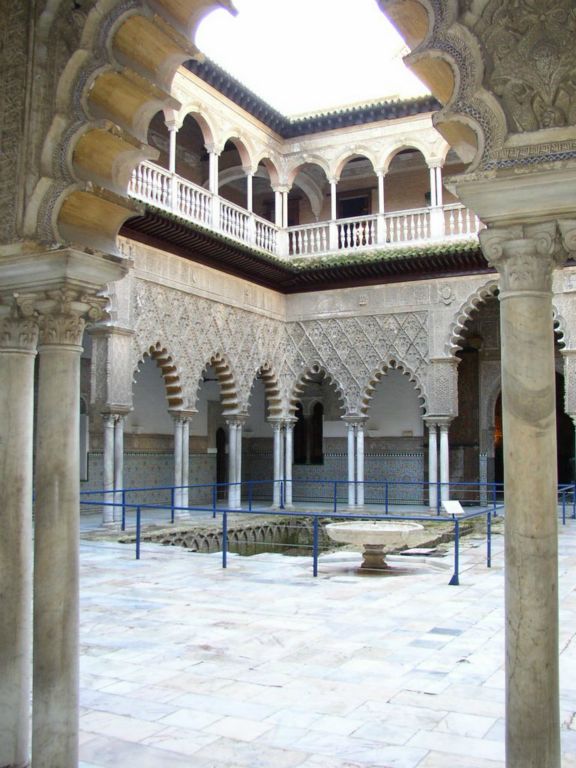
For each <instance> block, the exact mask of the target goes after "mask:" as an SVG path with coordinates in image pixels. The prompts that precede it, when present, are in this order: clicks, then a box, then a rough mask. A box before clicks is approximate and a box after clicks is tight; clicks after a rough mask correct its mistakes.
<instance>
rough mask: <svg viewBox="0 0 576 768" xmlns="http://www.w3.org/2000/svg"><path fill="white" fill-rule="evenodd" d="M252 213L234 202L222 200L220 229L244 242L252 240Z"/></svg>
mask: <svg viewBox="0 0 576 768" xmlns="http://www.w3.org/2000/svg"><path fill="white" fill-rule="evenodd" d="M249 220H250V214H249V213H248V212H247V211H246V210H244V209H243V208H240V207H239V206H238V205H234V203H229V202H228V201H227V200H220V231H221V232H223V233H224V234H225V235H228V236H229V237H233V238H235V239H236V240H241V241H242V242H244V243H248V242H250V237H249V234H250V228H249V226H248V224H249Z"/></svg>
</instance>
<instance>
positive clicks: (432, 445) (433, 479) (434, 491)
mask: <svg viewBox="0 0 576 768" xmlns="http://www.w3.org/2000/svg"><path fill="white" fill-rule="evenodd" d="M437 430H438V426H437V425H436V424H435V423H434V422H428V506H429V507H430V509H433V510H436V509H437V508H438V431H437Z"/></svg>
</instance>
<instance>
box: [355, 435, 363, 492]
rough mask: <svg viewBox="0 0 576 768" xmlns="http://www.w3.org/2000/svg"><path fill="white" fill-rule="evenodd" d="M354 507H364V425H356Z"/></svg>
mask: <svg viewBox="0 0 576 768" xmlns="http://www.w3.org/2000/svg"><path fill="white" fill-rule="evenodd" d="M356 482H357V485H356V506H357V507H363V506H364V424H361V423H359V424H357V425H356Z"/></svg>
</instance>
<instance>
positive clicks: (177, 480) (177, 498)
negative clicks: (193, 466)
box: [174, 416, 182, 515]
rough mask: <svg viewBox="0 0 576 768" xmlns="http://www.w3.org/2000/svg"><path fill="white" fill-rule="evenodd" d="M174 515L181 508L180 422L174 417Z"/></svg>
mask: <svg viewBox="0 0 576 768" xmlns="http://www.w3.org/2000/svg"><path fill="white" fill-rule="evenodd" d="M174 506H175V507H176V509H175V512H174V514H175V515H176V514H177V513H178V512H179V511H180V510H179V509H178V508H179V507H181V506H182V420H181V419H180V418H179V417H178V416H174Z"/></svg>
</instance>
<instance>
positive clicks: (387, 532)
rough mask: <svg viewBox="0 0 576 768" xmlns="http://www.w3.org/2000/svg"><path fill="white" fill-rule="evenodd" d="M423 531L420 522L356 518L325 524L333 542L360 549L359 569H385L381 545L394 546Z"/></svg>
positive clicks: (395, 547)
mask: <svg viewBox="0 0 576 768" xmlns="http://www.w3.org/2000/svg"><path fill="white" fill-rule="evenodd" d="M423 530H424V526H423V525H420V523H411V522H406V523H404V522H396V521H392V520H390V521H389V520H372V521H370V520H366V521H360V522H357V521H356V520H353V521H350V522H346V523H329V524H328V525H327V526H326V532H327V534H328V536H330V538H331V539H332V540H333V541H338V542H340V543H343V544H356V545H357V546H362V547H363V549H364V553H363V555H364V559H363V561H362V566H361V567H362V568H368V569H376V570H385V569H388V568H389V567H390V566H389V565H388V563H387V562H386V559H385V556H384V547H386V548H387V549H397V548H398V547H401V546H404V545H405V544H407V543H408V540H409V539H410V538H411V537H412V536H413V535H414V534H417V533H420V532H421V531H423Z"/></svg>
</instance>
